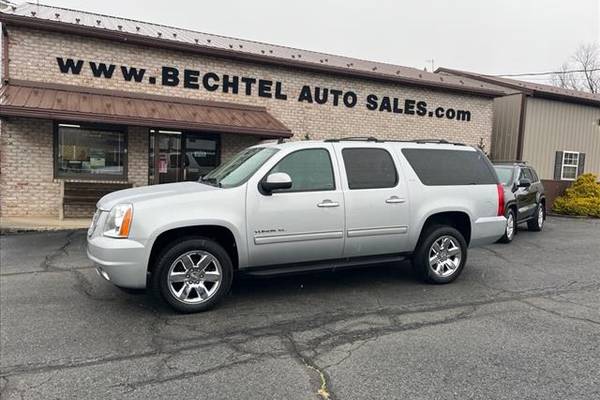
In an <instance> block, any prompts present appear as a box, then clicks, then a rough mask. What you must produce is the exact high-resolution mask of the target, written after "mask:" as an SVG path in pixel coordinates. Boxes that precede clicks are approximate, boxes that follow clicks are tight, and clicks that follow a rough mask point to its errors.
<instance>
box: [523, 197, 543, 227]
mask: <svg viewBox="0 0 600 400" xmlns="http://www.w3.org/2000/svg"><path fill="white" fill-rule="evenodd" d="M540 213H541V216H540ZM533 215H534V216H533V218H532V219H530V220H529V221H527V229H529V230H530V231H534V232H539V231H541V230H542V228H543V227H544V221H545V220H546V210H545V209H544V206H543V203H540V204H538V206H537V207H536V209H535V213H534V214H533Z"/></svg>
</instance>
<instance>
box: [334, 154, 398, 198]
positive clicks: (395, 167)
mask: <svg viewBox="0 0 600 400" xmlns="http://www.w3.org/2000/svg"><path fill="white" fill-rule="evenodd" d="M346 150H381V151H384V152H386V153H387V154H388V156H389V157H390V160H392V165H393V166H394V173H395V175H396V178H395V180H394V184H393V185H392V186H381V187H371V188H357V189H352V188H351V187H350V180H349V179H348V170H347V169H346V160H345V159H344V151H346ZM340 153H341V155H342V163H343V164H344V173H345V174H346V184H347V185H348V190H380V189H393V188H395V187H397V186H398V183H399V182H400V175H399V174H398V166H397V165H396V161H395V160H394V156H393V155H392V153H390V152H389V151H388V150H387V149H385V148H383V147H354V146H352V147H344V148H342V149H341V151H340Z"/></svg>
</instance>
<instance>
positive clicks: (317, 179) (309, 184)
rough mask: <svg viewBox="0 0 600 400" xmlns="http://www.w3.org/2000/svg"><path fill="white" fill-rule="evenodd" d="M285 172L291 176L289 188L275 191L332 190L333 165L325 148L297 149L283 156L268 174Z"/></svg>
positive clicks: (333, 187) (333, 183) (333, 184)
mask: <svg viewBox="0 0 600 400" xmlns="http://www.w3.org/2000/svg"><path fill="white" fill-rule="evenodd" d="M275 172H285V173H286V174H288V175H289V176H290V178H292V187H291V188H290V189H283V190H277V191H276V192H308V191H322V190H334V189H335V181H334V178H333V167H332V165H331V157H330V156H329V151H327V150H325V149H306V150H299V151H295V152H293V153H290V154H288V155H287V156H285V157H284V158H283V159H282V160H281V161H279V163H278V164H277V165H276V166H275V167H273V169H271V171H270V172H269V174H273V173H275Z"/></svg>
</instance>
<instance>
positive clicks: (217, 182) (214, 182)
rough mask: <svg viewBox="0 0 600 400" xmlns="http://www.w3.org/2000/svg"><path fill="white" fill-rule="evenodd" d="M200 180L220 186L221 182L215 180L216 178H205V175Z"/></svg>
mask: <svg viewBox="0 0 600 400" xmlns="http://www.w3.org/2000/svg"><path fill="white" fill-rule="evenodd" d="M200 181H201V182H206V183H208V184H209V185H213V186H218V187H221V182H219V181H218V180H217V178H206V177H203V178H202V179H200Z"/></svg>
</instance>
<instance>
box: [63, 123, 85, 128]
mask: <svg viewBox="0 0 600 400" xmlns="http://www.w3.org/2000/svg"><path fill="white" fill-rule="evenodd" d="M58 126H60V127H61V128H81V125H75V124H58Z"/></svg>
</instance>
